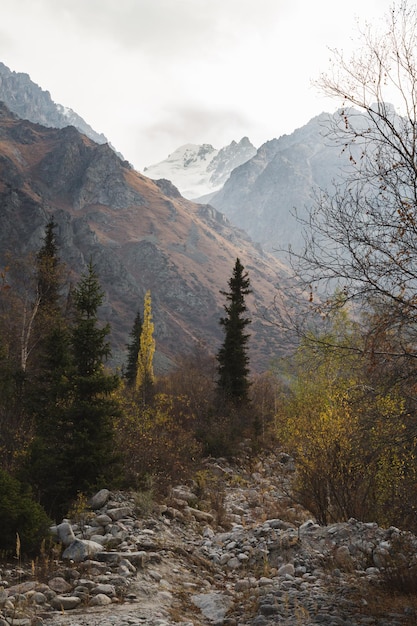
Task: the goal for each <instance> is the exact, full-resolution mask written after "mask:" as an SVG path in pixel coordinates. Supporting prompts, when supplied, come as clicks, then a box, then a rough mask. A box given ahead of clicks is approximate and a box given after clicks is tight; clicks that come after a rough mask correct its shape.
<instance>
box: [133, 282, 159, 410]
mask: <svg viewBox="0 0 417 626" xmlns="http://www.w3.org/2000/svg"><path fill="white" fill-rule="evenodd" d="M153 332H154V324H153V322H152V300H151V292H150V291H147V292H146V294H145V300H144V304H143V324H142V332H141V335H140V350H139V354H138V363H137V374H136V390H137V391H139V392H140V394H141V396H142V399H143V402H144V404H146V402H147V401H148V398H149V394H150V392H151V391H152V388H153V385H154V382H155V376H154V371H153V357H154V353H155V339H154V337H153Z"/></svg>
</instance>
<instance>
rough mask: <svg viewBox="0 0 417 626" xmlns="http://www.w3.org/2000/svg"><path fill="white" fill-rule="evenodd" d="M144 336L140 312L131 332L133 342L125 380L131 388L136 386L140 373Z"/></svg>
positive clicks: (128, 350) (128, 349)
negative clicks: (139, 363)
mask: <svg viewBox="0 0 417 626" xmlns="http://www.w3.org/2000/svg"><path fill="white" fill-rule="evenodd" d="M141 334H142V317H141V315H140V312H139V311H138V312H137V314H136V317H135V321H134V322H133V327H132V330H131V331H130V337H131V342H130V343H129V344H128V346H127V366H126V372H125V379H126V381H127V384H128V385H129V387H134V386H135V385H136V377H137V373H138V356H139V352H140V337H141Z"/></svg>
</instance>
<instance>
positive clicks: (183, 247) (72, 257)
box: [0, 105, 290, 370]
mask: <svg viewBox="0 0 417 626" xmlns="http://www.w3.org/2000/svg"><path fill="white" fill-rule="evenodd" d="M52 215H53V216H54V219H55V221H56V223H57V224H58V232H57V235H58V243H59V251H60V256H61V259H62V260H63V261H64V262H65V263H66V266H67V268H68V272H69V274H70V277H71V280H72V281H73V282H74V281H75V280H77V278H78V277H79V276H80V273H81V272H83V271H84V270H85V268H86V266H87V263H88V262H89V260H90V258H91V259H92V261H93V263H94V264H95V266H96V268H97V272H98V274H99V278H100V281H101V284H102V286H103V288H104V290H105V294H106V296H105V302H104V306H103V308H102V311H101V316H102V318H103V320H104V321H109V322H110V323H111V326H112V341H113V353H114V360H115V363H116V364H117V363H118V364H121V363H122V362H123V360H124V359H125V356H126V354H125V345H126V343H127V341H128V334H129V331H130V330H131V328H132V325H133V320H134V317H135V315H136V313H137V311H138V309H139V310H142V307H143V297H144V294H145V291H146V290H147V289H150V290H151V294H152V311H153V317H154V323H155V339H156V343H157V350H158V354H157V359H156V365H157V368H159V370H161V369H162V368H164V367H168V366H169V364H172V362H173V361H175V358H176V357H177V356H178V355H179V354H183V353H186V352H187V351H190V350H192V349H193V348H194V347H195V346H196V344H198V343H199V342H203V343H205V345H206V346H207V349H208V350H211V351H213V352H214V351H217V349H218V347H219V345H220V342H221V339H222V336H223V335H222V332H221V328H220V325H219V318H220V317H221V316H222V315H223V305H224V303H225V301H224V296H222V294H220V290H222V289H223V290H224V289H227V281H228V280H229V278H230V276H231V273H232V269H233V266H234V263H235V260H236V258H237V257H239V258H240V259H241V262H242V263H243V265H244V266H245V268H246V269H247V270H248V272H249V275H250V278H251V280H252V285H253V294H252V295H251V296H250V297H249V298H248V301H247V304H248V307H249V310H250V313H251V316H252V319H253V323H252V324H251V328H250V330H251V335H252V337H251V342H250V344H251V362H252V364H253V366H254V368H255V369H258V370H262V369H265V368H266V367H268V365H269V363H270V360H271V359H272V358H274V357H276V356H277V355H278V354H279V353H280V351H282V349H283V345H284V339H283V337H282V336H280V334H279V332H278V331H277V329H276V327H274V326H271V325H270V324H269V323H266V321H265V320H264V318H263V316H262V313H261V312H262V311H264V310H267V311H268V312H269V316H270V317H272V318H273V317H274V315H275V307H274V296H275V295H276V294H277V291H278V290H280V289H281V290H282V291H283V292H284V293H285V292H288V291H289V290H290V286H289V283H288V275H287V270H286V267H285V266H284V265H283V264H282V263H280V262H278V261H277V260H276V259H275V258H274V257H273V256H270V255H268V254H265V253H264V252H263V251H262V250H261V249H260V248H259V247H256V246H255V245H254V244H253V243H252V242H251V240H250V239H249V238H248V236H247V235H246V234H245V233H244V232H243V231H240V230H238V229H236V228H234V227H232V225H231V224H230V222H229V221H228V220H227V219H226V218H225V217H224V215H223V214H221V213H220V212H218V211H217V210H216V209H214V208H213V207H211V206H209V205H201V204H195V203H193V202H190V201H189V200H186V199H185V198H183V197H182V196H181V195H180V193H179V191H178V190H177V189H176V188H175V187H174V186H173V185H172V183H170V182H169V181H167V180H159V181H152V180H151V179H149V178H147V177H145V176H143V175H142V174H140V173H138V172H136V171H134V170H133V169H132V167H131V166H130V165H129V163H127V162H126V161H122V160H121V159H120V158H119V157H118V156H117V155H116V154H115V152H114V151H113V150H112V149H111V148H110V147H109V146H108V145H107V144H103V145H99V144H96V143H94V142H93V141H92V140H91V139H89V138H88V137H86V136H85V135H83V134H81V133H79V132H78V131H77V130H76V129H75V128H74V127H72V126H69V127H66V128H63V129H55V128H47V127H44V126H41V125H38V124H34V123H32V122H29V121H28V120H22V119H20V118H18V117H17V116H16V115H13V114H12V113H10V111H9V110H8V109H7V108H6V107H5V106H4V105H2V106H1V107H0V219H1V225H2V228H1V230H0V267H1V266H3V267H4V265H5V264H6V262H7V264H8V265H10V263H13V258H14V259H16V258H19V259H22V258H24V257H25V255H27V254H28V253H30V252H33V251H36V250H38V249H39V247H40V245H41V242H42V239H43V236H44V232H45V226H46V224H47V221H48V220H49V218H50V216H52ZM8 251H9V252H10V253H11V259H12V260H10V259H9V258H7V252H8Z"/></svg>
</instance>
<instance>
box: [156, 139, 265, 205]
mask: <svg viewBox="0 0 417 626" xmlns="http://www.w3.org/2000/svg"><path fill="white" fill-rule="evenodd" d="M255 154H256V148H255V147H254V146H253V145H252V144H251V142H250V141H249V139H248V138H247V137H243V138H242V139H241V140H240V141H239V142H238V143H236V141H232V142H231V143H230V144H229V145H228V146H225V147H224V148H221V149H220V150H217V149H216V148H213V146H212V145H211V144H207V143H206V144H202V145H198V144H192V143H188V144H185V145H184V146H181V147H180V148H178V149H177V150H175V151H174V152H173V153H172V154H170V155H169V156H168V157H167V158H166V159H165V160H164V161H161V162H160V163H156V164H155V165H150V166H149V167H146V168H145V169H144V173H146V176H149V178H152V179H158V178H166V179H168V180H170V181H172V182H173V183H174V185H175V186H176V187H177V188H178V189H179V190H180V192H181V194H182V195H183V196H184V197H185V198H188V199H190V200H192V199H195V198H200V197H202V196H207V195H209V194H212V193H213V192H215V191H218V190H219V189H220V188H221V187H222V185H223V184H224V183H225V182H226V180H227V179H228V177H229V175H230V172H231V171H232V170H234V169H235V168H236V167H238V166H239V165H241V164H242V163H245V162H246V161H248V160H249V159H250V158H251V157H253V156H254V155H255ZM206 200H208V198H207V199H206Z"/></svg>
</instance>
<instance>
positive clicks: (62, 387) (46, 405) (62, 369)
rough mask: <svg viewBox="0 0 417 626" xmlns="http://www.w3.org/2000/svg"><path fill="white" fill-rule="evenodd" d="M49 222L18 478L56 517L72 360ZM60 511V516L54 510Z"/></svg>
mask: <svg viewBox="0 0 417 626" xmlns="http://www.w3.org/2000/svg"><path fill="white" fill-rule="evenodd" d="M55 227H56V225H55V223H54V221H53V219H51V220H50V221H49V222H48V224H47V226H46V231H45V238H44V243H43V246H42V247H41V249H40V250H39V252H38V254H37V256H36V281H37V294H38V299H39V307H38V312H37V316H36V318H35V320H34V334H35V335H36V337H37V343H36V345H35V350H34V351H33V358H32V359H31V361H32V363H31V367H30V368H29V372H28V374H29V375H28V380H27V384H26V407H27V409H28V412H29V414H30V415H31V416H32V417H33V423H34V436H33V439H32V442H31V445H30V447H29V450H28V456H27V460H26V463H25V468H24V470H23V473H24V474H26V476H25V480H26V481H27V482H30V483H31V485H32V486H33V489H34V491H35V493H36V495H37V497H38V498H39V500H40V502H41V503H42V505H43V506H44V508H45V509H47V510H48V512H49V513H55V510H56V507H57V508H58V510H59V505H58V503H59V502H60V500H61V499H62V497H63V495H62V494H63V493H65V492H66V489H67V486H68V479H67V473H68V471H67V467H66V465H67V463H66V459H64V458H63V453H62V452H63V446H64V442H65V441H66V440H67V439H68V437H67V432H66V426H67V410H68V406H69V404H70V402H69V399H70V397H71V394H70V388H69V379H70V375H71V367H72V359H71V353H70V334H69V327H68V324H67V322H66V320H65V319H64V315H63V310H62V308H63V307H62V304H63V303H62V295H61V294H62V291H63V284H62V275H63V271H62V269H63V268H62V264H61V262H60V260H59V257H58V247H57V244H56V240H55V233H54V229H55ZM59 512H61V511H60V510H59Z"/></svg>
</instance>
